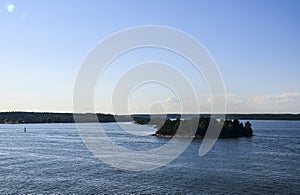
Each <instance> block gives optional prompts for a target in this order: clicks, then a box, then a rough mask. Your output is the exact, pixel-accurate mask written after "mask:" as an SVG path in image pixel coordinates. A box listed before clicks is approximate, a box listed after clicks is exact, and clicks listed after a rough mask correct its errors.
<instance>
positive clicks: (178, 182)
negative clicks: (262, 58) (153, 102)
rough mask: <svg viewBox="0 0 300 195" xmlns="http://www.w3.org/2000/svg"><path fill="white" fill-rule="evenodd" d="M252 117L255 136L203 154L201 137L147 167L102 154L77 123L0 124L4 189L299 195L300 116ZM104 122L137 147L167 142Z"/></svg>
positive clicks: (222, 142) (111, 131)
mask: <svg viewBox="0 0 300 195" xmlns="http://www.w3.org/2000/svg"><path fill="white" fill-rule="evenodd" d="M251 123H252V125H253V129H254V132H255V136H254V137H252V138H239V139H219V140H218V141H217V143H216V145H215V146H214V147H213V149H212V150H211V151H210V152H209V153H208V154H207V155H205V156H204V157H199V156H198V150H199V146H200V144H201V140H195V141H193V142H192V144H191V145H190V146H189V147H188V148H187V150H186V151H185V152H184V153H183V154H182V155H181V156H180V157H179V158H177V159H176V160H175V161H173V162H172V163H170V164H167V165H165V166H163V167H161V168H158V169H154V170H150V171H142V172H132V171H124V170H119V169H117V168H114V167H111V166H110V165H107V164H105V163H103V162H101V161H100V160H99V159H97V158H95V157H94V156H93V155H92V153H91V152H89V151H88V150H87V149H86V147H85V145H84V143H83V142H82V140H81V139H80V136H79V135H78V132H77V130H76V128H75V125H74V124H27V125H26V128H27V133H24V132H23V128H24V125H0V193H1V194H6V193H9V194H11V193H18V194H19V193H61V194H69V193H197V194H198V193H202V194H203V193H243V194H244V193H249V194H250V193H251V194H252V193H279V194H286V193H292V194H300V166H299V165H300V163H299V162H300V121H251ZM103 126H104V127H105V129H106V130H107V132H108V134H109V136H110V137H111V138H112V139H113V140H114V141H116V142H117V143H118V144H119V145H122V146H127V147H129V148H130V147H131V148H133V147H135V148H136V149H137V150H143V149H144V150H147V149H151V148H155V147H158V146H159V145H162V144H165V143H166V142H167V141H168V139H165V138H157V137H153V136H146V137H137V136H130V135H129V134H127V133H126V132H124V131H122V130H121V129H120V128H119V127H118V125H117V124H115V123H110V124H104V125H103ZM132 128H133V129H134V128H135V129H136V128H137V127H136V126H134V125H133V126H132ZM138 128H141V130H142V131H149V127H148V128H144V127H138ZM150 130H151V129H150Z"/></svg>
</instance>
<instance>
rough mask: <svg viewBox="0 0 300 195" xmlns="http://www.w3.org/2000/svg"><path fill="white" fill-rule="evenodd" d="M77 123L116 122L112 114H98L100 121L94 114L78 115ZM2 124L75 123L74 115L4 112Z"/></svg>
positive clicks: (1, 117)
mask: <svg viewBox="0 0 300 195" xmlns="http://www.w3.org/2000/svg"><path fill="white" fill-rule="evenodd" d="M76 115H77V118H78V119H79V121H77V122H98V121H99V122H115V121H116V120H115V118H114V116H113V115H111V114H97V118H98V121H95V120H94V115H93V114H76ZM0 123H2V124H19V123H74V118H73V114H72V113H47V112H45V113H44V112H2V113H0Z"/></svg>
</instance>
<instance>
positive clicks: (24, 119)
mask: <svg viewBox="0 0 300 195" xmlns="http://www.w3.org/2000/svg"><path fill="white" fill-rule="evenodd" d="M75 115H76V118H77V119H79V121H77V122H98V121H99V122H115V121H132V120H134V121H138V120H139V121H140V122H139V123H141V122H142V121H143V120H144V122H145V123H147V120H148V122H149V121H150V118H164V117H167V119H176V118H182V119H192V118H194V117H199V116H200V117H204V118H205V117H210V116H211V115H210V114H201V115H196V114H183V115H180V114H167V115H166V116H165V115H159V114H155V115H151V116H150V115H149V114H135V115H111V114H102V113H98V114H97V118H98V121H95V120H94V114H88V113H87V114H75ZM214 117H215V118H219V117H218V115H214ZM225 118H226V119H239V120H300V114H227V115H226V116H225ZM151 121H152V120H151ZM156 122H157V121H156ZM0 123H1V124H19V123H74V117H73V114H72V113H49V112H0Z"/></svg>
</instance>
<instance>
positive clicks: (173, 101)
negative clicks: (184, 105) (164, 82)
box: [164, 96, 180, 104]
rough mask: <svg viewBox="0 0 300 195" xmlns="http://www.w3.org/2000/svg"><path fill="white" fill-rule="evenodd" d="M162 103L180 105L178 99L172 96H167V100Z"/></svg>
mask: <svg viewBox="0 0 300 195" xmlns="http://www.w3.org/2000/svg"><path fill="white" fill-rule="evenodd" d="M164 103H168V104H178V103H180V101H179V99H178V98H176V97H174V96H169V97H168V98H167V99H165V100H164Z"/></svg>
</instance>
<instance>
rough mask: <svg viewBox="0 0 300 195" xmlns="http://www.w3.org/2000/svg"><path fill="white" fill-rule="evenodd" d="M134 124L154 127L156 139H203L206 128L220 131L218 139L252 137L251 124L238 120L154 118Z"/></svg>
mask: <svg viewBox="0 0 300 195" xmlns="http://www.w3.org/2000/svg"><path fill="white" fill-rule="evenodd" d="M135 122H136V123H139V124H150V125H155V127H156V128H157V131H156V132H155V134H154V135H155V136H158V137H173V136H177V137H195V138H203V137H204V135H205V134H206V132H207V130H208V128H210V131H214V130H216V129H221V133H220V135H219V137H220V138H237V137H251V136H252V135H253V130H252V128H251V123H250V122H248V121H247V122H246V123H245V125H244V124H243V123H241V122H240V121H239V120H238V119H234V120H229V119H226V120H225V121H223V120H222V121H218V120H216V119H214V118H210V117H200V118H192V119H186V120H181V119H180V118H177V119H175V120H171V119H166V120H165V121H164V120H163V119H161V118H154V119H152V120H150V119H149V118H139V119H136V120H135ZM209 125H210V127H209Z"/></svg>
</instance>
